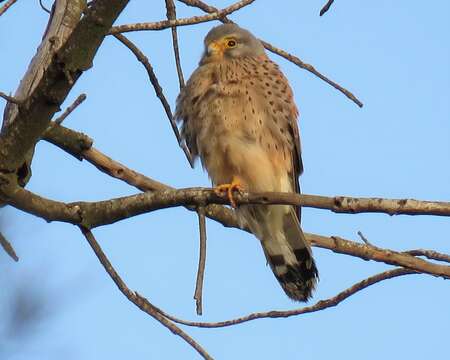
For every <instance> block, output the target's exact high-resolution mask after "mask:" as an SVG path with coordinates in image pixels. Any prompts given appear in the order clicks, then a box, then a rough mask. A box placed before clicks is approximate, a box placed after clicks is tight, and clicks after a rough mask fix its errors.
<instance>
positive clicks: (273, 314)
mask: <svg viewBox="0 0 450 360" xmlns="http://www.w3.org/2000/svg"><path fill="white" fill-rule="evenodd" d="M410 274H419V273H418V272H416V271H413V270H409V269H404V268H396V269H393V270H388V271H384V272H382V273H379V274H376V275H373V276H371V277H369V278H367V279H364V280H362V281H360V282H358V283H356V284H354V285H353V286H351V287H349V288H347V289H345V290H344V291H342V292H340V293H339V294H337V295H335V296H333V297H331V298H329V299H326V300H320V301H318V302H317V303H315V304H314V305H311V306H305V307H302V308H299V309H294V310H284V311H280V310H272V311H266V312H255V313H251V314H249V315H246V316H242V317H239V318H236V319H232V320H225V321H218V322H199V321H187V320H183V319H179V318H176V317H174V316H172V315H169V314H167V313H165V312H161V314H162V315H163V316H164V317H166V318H168V319H170V320H172V321H173V322H176V323H178V324H181V325H187V326H194V327H200V328H220V327H225V326H232V325H237V324H242V323H244V322H248V321H252V320H256V319H266V318H287V317H291V316H297V315H301V314H308V313H313V312H317V311H321V310H325V309H328V308H331V307H334V306H337V305H339V304H340V303H341V302H343V301H344V300H346V299H348V298H349V297H350V296H352V295H354V294H355V293H357V292H359V291H361V290H363V289H366V288H368V287H369V286H371V285H374V284H376V283H379V282H380V281H383V280H388V279H392V278H395V277H399V276H404V275H410ZM160 311H161V310H160Z"/></svg>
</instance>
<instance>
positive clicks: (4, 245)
mask: <svg viewBox="0 0 450 360" xmlns="http://www.w3.org/2000/svg"><path fill="white" fill-rule="evenodd" d="M0 245H1V247H2V248H3V250H5V252H6V253H7V254H8V255H9V256H10V257H11V258H12V259H13V260H14V261H16V262H17V261H19V257H18V256H17V254H16V252H15V251H14V248H13V247H12V245H11V243H10V242H9V241H8V240H6V238H5V237H4V236H3V234H2V233H0Z"/></svg>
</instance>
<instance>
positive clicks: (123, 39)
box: [114, 34, 194, 167]
mask: <svg viewBox="0 0 450 360" xmlns="http://www.w3.org/2000/svg"><path fill="white" fill-rule="evenodd" d="M114 37H115V38H116V39H117V40H119V41H120V42H121V43H122V44H124V45H125V46H126V47H127V48H128V49H130V50H131V52H132V53H133V54H134V56H136V59H138V61H139V62H140V63H141V64H142V65H143V66H144V68H145V70H146V71H147V74H148V78H149V79H150V82H151V84H152V85H153V89H154V90H155V93H156V96H157V97H158V99H159V100H160V102H161V104H162V106H163V108H164V111H165V112H166V115H167V118H168V119H169V122H170V126H171V127H172V131H173V133H174V134H175V137H176V138H177V142H178V145H179V146H180V147H181V148H182V149H183V152H184V154H185V155H186V158H187V160H188V162H189V165H190V166H191V167H193V166H194V161H193V159H192V156H191V153H190V152H189V149H188V148H187V146H186V145H185V144H184V142H183V141H182V140H181V136H180V132H179V130H178V127H177V124H176V122H175V120H174V118H173V114H172V110H171V109H170V105H169V102H168V101H167V99H166V97H165V96H164V93H163V89H162V88H161V85H159V81H158V78H157V77H156V74H155V71H154V70H153V67H152V65H151V64H150V61H149V60H148V58H147V56H145V55H144V53H143V52H142V51H141V50H139V48H138V47H137V46H136V45H135V44H134V43H133V42H131V41H130V39H128V38H127V37H125V36H124V35H122V34H115V35H114Z"/></svg>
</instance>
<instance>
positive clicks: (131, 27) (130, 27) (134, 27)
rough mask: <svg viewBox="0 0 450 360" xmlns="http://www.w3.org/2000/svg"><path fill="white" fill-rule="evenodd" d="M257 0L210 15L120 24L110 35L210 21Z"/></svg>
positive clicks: (231, 6) (243, 0) (243, 2)
mask: <svg viewBox="0 0 450 360" xmlns="http://www.w3.org/2000/svg"><path fill="white" fill-rule="evenodd" d="M254 1H255V0H242V1H238V2H237V3H235V4H233V5H230V6H228V7H226V8H224V9H222V10H217V11H215V12H213V13H211V14H209V15H204V16H193V17H190V18H182V19H176V20H163V21H157V22H151V23H136V24H126V25H119V26H114V27H112V28H111V30H110V31H109V34H110V35H114V34H118V33H124V32H129V31H144V30H163V29H168V28H171V27H174V26H187V25H193V24H200V23H203V22H208V21H212V20H218V19H221V18H223V17H224V16H227V15H229V14H231V13H232V12H235V11H237V10H239V9H241V8H243V7H244V6H247V5H250V4H251V3H252V2H254Z"/></svg>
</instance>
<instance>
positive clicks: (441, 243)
mask: <svg viewBox="0 0 450 360" xmlns="http://www.w3.org/2000/svg"><path fill="white" fill-rule="evenodd" d="M323 2H325V1H323ZM323 2H322V1H286V2H283V3H281V2H272V1H267V0H266V1H264V0H259V1H256V2H255V3H254V4H253V5H251V6H249V7H248V8H246V9H243V10H242V11H240V12H238V13H235V14H233V15H232V16H231V18H232V19H233V20H235V21H237V22H238V23H239V24H240V25H241V26H243V27H246V28H248V29H249V30H251V31H252V32H253V33H254V34H256V35H257V36H259V37H260V38H263V39H265V40H266V41H269V42H271V43H273V44H274V45H276V46H278V47H281V48H284V49H286V50H287V51H289V52H291V53H293V54H296V55H297V56H299V57H300V58H301V59H302V60H304V61H305V62H309V63H311V64H312V65H314V66H315V67H316V68H317V69H318V70H319V71H322V72H323V73H324V74H326V75H328V76H329V77H330V78H332V79H333V80H335V81H337V82H339V83H340V84H341V85H343V86H345V87H347V88H349V89H350V90H351V91H353V92H354V93H355V95H357V96H358V97H359V98H360V99H361V100H362V101H363V102H364V107H363V108H362V109H360V108H358V107H357V106H356V105H355V104H353V103H352V102H350V101H349V100H348V99H347V98H345V97H344V96H343V95H342V94H340V93H339V92H337V91H336V90H334V89H333V88H331V87H330V86H328V85H327V84H325V83H324V82H322V81H320V80H319V79H317V78H316V77H314V76H312V75H311V74H309V73H307V72H305V71H304V70H301V69H299V68H298V67H296V66H294V65H292V64H290V63H288V62H286V61H284V60H282V59H280V58H278V57H276V56H273V55H271V57H272V59H274V60H275V61H277V62H279V63H280V65H281V67H282V69H283V71H284V72H285V74H286V75H287V77H288V78H289V80H290V82H291V85H292V87H293V89H294V93H295V98H296V101H297V104H298V106H299V108H300V113H301V117H300V131H301V136H302V146H303V154H304V155H303V161H304V165H305V173H304V175H303V176H302V178H301V183H302V189H303V191H304V192H305V193H308V194H320V195H330V196H333V195H350V196H379V197H387V198H403V197H412V198H417V199H424V200H425V199H426V200H443V201H450V188H449V184H450V167H449V166H448V162H449V156H450V141H449V139H450V102H449V99H450V66H449V62H450V44H449V42H448V33H449V32H450V25H449V22H448V13H449V12H450V4H449V3H448V2H447V1H444V0H441V1H436V2H433V4H424V3H423V2H418V1H417V2H411V1H395V2H394V1H387V0H385V1H376V2H362V1H336V2H335V4H334V5H333V6H332V8H331V10H330V11H329V12H328V13H327V14H326V15H325V16H323V17H319V16H318V12H319V10H320V8H321V6H322V5H323ZM210 3H211V4H213V5H216V6H218V7H225V6H227V5H229V4H230V3H231V1H211V2H210ZM149 4H150V2H148V1H142V0H140V1H139V0H135V1H132V2H130V5H129V6H128V7H127V9H126V11H125V12H124V13H123V14H122V16H121V17H120V18H119V20H118V21H117V24H124V23H131V22H145V21H156V20H160V19H164V18H165V9H164V6H163V4H164V2H163V1H159V2H151V4H152V5H149ZM281 4H282V5H281ZM199 13H200V11H197V10H194V9H191V8H187V7H185V6H184V5H182V4H180V5H179V6H178V15H179V16H192V15H195V14H199ZM46 21H47V14H46V13H44V12H43V11H42V10H40V8H39V5H38V1H24V0H19V1H18V2H17V3H16V4H15V5H14V6H13V7H12V8H11V9H10V10H9V11H8V12H7V13H6V14H4V15H3V16H2V17H1V18H0V53H1V58H0V64H1V67H0V69H1V70H0V71H1V77H0V90H1V91H4V92H10V91H11V92H13V91H14V90H15V89H16V87H17V85H18V82H19V80H20V78H21V77H22V75H23V73H24V72H25V70H26V68H27V65H28V63H29V61H30V59H31V57H32V55H33V54H34V52H35V49H36V48H37V46H38V44H39V41H40V38H41V36H42V33H43V30H44V29H45V25H46ZM24 24H25V25H24ZM213 24H216V23H206V24H200V25H196V26H193V27H183V28H180V29H179V33H180V51H181V58H182V64H183V70H184V72H185V75H186V77H187V76H188V75H189V74H190V73H191V72H192V71H193V70H194V69H195V67H196V65H197V62H198V59H199V56H200V54H201V51H202V40H203V37H204V35H205V34H206V33H207V31H208V30H209V29H210V28H211V27H212V26H213ZM129 37H130V38H131V39H132V40H134V41H135V42H136V43H137V44H138V45H139V47H140V48H141V49H142V51H143V52H144V53H145V54H146V55H147V56H148V57H149V59H150V61H151V62H152V64H153V66H154V68H155V71H156V73H157V75H158V77H159V80H160V83H161V85H162V86H163V87H164V91H165V94H166V95H167V97H168V99H169V101H170V103H171V104H172V105H174V103H175V99H176V96H177V93H178V81H177V78H176V72H175V64H174V61H173V59H172V48H171V42H170V39H171V35H170V31H169V30H166V31H164V32H141V33H135V34H129ZM82 92H85V93H86V94H87V100H86V101H85V103H84V104H83V105H82V106H81V107H79V108H78V109H77V110H76V111H75V112H74V113H73V114H72V115H71V116H70V117H69V118H68V119H67V120H66V122H65V125H66V126H68V127H70V128H73V129H76V130H80V131H83V132H85V133H86V134H88V135H89V136H91V137H92V138H93V139H94V140H95V146H96V147H97V148H98V149H99V150H101V151H102V152H104V153H106V154H107V155H108V156H111V157H112V158H114V159H116V160H118V161H121V162H123V163H124V164H126V165H127V166H129V167H131V168H133V169H135V170H137V171H139V172H142V173H144V174H146V175H148V176H150V177H153V178H155V179H157V180H159V181H162V182H165V183H167V184H170V185H172V186H176V187H189V186H208V185H209V181H208V177H207V175H206V174H205V173H203V171H202V170H201V167H200V166H197V167H196V169H195V170H192V169H190V167H189V165H188V164H187V162H186V160H185V159H184V155H183V153H182V151H181V150H180V149H179V148H178V147H177V143H176V140H175V139H174V136H173V134H172V132H171V129H170V126H169V124H168V122H167V119H166V118H165V114H164V112H163V109H162V107H161V105H160V104H159V102H158V100H157V99H156V97H155V96H154V92H153V89H152V87H151V86H150V84H149V82H148V79H147V75H146V73H145V71H144V69H143V68H142V66H141V65H140V64H139V63H138V62H137V61H136V60H135V58H134V56H133V55H132V54H131V53H130V52H129V50H128V49H126V48H125V47H124V46H123V45H122V44H120V43H119V42H118V41H116V40H115V39H114V38H108V39H106V41H105V42H104V43H103V45H102V47H101V48H100V50H99V52H98V55H97V57H96V58H95V60H94V67H93V68H92V69H90V70H89V71H87V72H86V73H84V74H83V76H82V77H81V78H80V80H79V81H78V82H77V84H76V86H75V87H74V89H73V90H72V92H71V93H70V95H69V96H68V99H67V102H66V104H65V106H67V105H68V104H70V103H71V102H72V101H73V100H74V99H75V98H76V97H77V96H78V95H79V94H80V93H82ZM1 106H2V107H3V106H4V105H3V104H2V105H1ZM28 187H29V189H30V190H32V191H34V192H37V193H39V194H41V195H43V196H46V197H49V198H52V199H58V200H61V201H76V200H101V199H107V198H111V197H117V196H122V195H128V194H133V193H135V192H136V191H135V189H133V188H131V187H129V186H126V185H125V184H123V183H121V182H119V181H116V180H114V179H111V178H109V177H107V176H106V175H104V174H102V173H99V172H98V171H97V170H96V169H95V168H93V166H91V165H90V164H88V163H85V162H79V161H77V160H75V159H73V158H72V157H70V156H68V155H66V154H65V153H63V152H61V151H60V150H59V149H57V148H55V147H53V146H52V145H50V144H48V143H45V142H42V143H39V145H38V147H37V152H36V156H35V160H34V163H33V177H32V179H31V181H30V183H29V186H28ZM303 214H304V215H303V228H304V229H305V231H308V232H314V233H318V234H321V235H338V236H341V237H344V238H348V239H353V240H356V241H358V237H357V235H356V233H357V231H362V232H363V233H364V234H365V236H366V237H367V238H369V239H370V241H371V242H373V243H374V244H376V245H377V246H380V247H386V248H392V249H396V250H408V249H414V248H427V249H435V250H437V251H441V252H446V253H450V245H449V241H448V234H449V233H450V221H449V220H448V219H446V218H439V217H425V216H422V217H407V216H397V217H389V216H387V215H383V214H360V215H345V214H340V215H339V214H333V213H330V212H326V211H322V210H314V209H304V210H303ZM0 216H1V219H0V221H1V226H2V231H3V233H4V234H5V236H6V237H7V238H8V239H9V240H10V241H11V242H12V243H13V244H14V246H15V248H16V251H17V253H18V255H19V257H20V261H19V263H13V262H12V261H11V260H10V259H9V258H8V257H7V256H6V255H5V254H3V253H0V282H1V285H2V288H3V289H6V290H5V291H2V292H1V293H0V304H2V305H1V308H0V316H1V317H2V318H4V319H7V318H8V316H10V314H9V313H8V312H7V310H6V309H8V302H9V301H11V297H10V294H11V293H13V291H14V289H16V288H19V289H26V290H27V291H28V292H27V293H28V294H29V295H30V296H31V297H32V298H33V299H40V298H41V296H42V297H43V299H44V300H45V301H44V303H45V306H44V308H43V310H42V314H41V321H39V322H38V323H37V324H36V325H35V327H33V328H32V329H29V331H28V332H27V333H26V334H25V335H26V336H24V337H20V339H21V340H20V342H17V341H15V340H14V339H13V338H12V337H8V336H7V334H5V329H4V326H3V327H2V325H1V323H0V350H2V349H3V351H4V353H6V354H8V356H9V358H10V359H15V360H19V359H20V360H22V359H43V358H45V359H60V358H61V356H64V357H67V358H69V359H70V358H72V359H85V360H90V359H105V358H108V359H123V358H147V359H196V358H198V356H197V354H196V353H195V351H194V350H192V349H191V348H190V347H189V346H188V345H187V344H186V343H184V342H183V341H182V340H180V338H178V337H175V336H173V335H172V334H171V333H170V332H168V331H167V330H166V329H165V328H163V327H162V326H161V325H160V324H159V323H156V322H155V321H154V320H153V319H151V318H150V317H148V316H147V315H145V314H144V313H142V312H141V311H139V310H138V309H137V308H136V307H134V306H133V305H132V304H131V303H129V302H128V301H127V300H126V299H125V298H124V297H123V296H122V294H121V293H120V292H119V291H118V290H117V289H116V288H115V286H114V284H113V283H112V281H111V280H110V279H109V278H108V276H107V274H106V273H105V272H104V270H103V268H102V267H101V266H100V264H99V263H98V260H97V259H96V257H95V256H94V254H93V253H92V251H91V249H90V248H89V247H88V245H87V243H86V242H85V240H84V239H83V237H82V236H81V234H80V233H79V231H78V230H77V228H75V227H74V226H71V225H67V224H58V223H52V224H47V223H45V222H44V221H43V220H41V219H38V218H35V217H33V216H31V215H28V214H24V213H21V212H20V211H17V210H15V209H11V208H5V209H3V210H2V213H1V214H0ZM207 231H208V258H207V268H206V277H205V286H204V316H203V317H202V318H201V320H205V321H215V320H223V319H228V318H232V317H236V316H240V315H243V314H246V313H248V312H253V311H265V310H271V309H290V308H295V307H296V306H297V304H294V303H292V302H291V301H290V300H289V299H288V298H286V296H285V294H284V293H283V292H282V290H281V289H280V288H279V286H278V284H277V283H276V281H275V279H274V277H273V275H272V274H271V271H270V269H269V268H268V267H267V266H265V259H264V256H263V254H262V251H261V249H260V246H259V244H258V243H257V241H256V240H255V239H254V238H253V237H252V236H251V235H249V234H246V233H243V232H241V231H238V230H235V229H226V228H224V227H222V226H220V225H218V224H216V223H214V222H212V221H208V223H207ZM94 233H95V235H96V236H97V239H98V241H99V242H100V243H101V245H102V247H103V249H104V251H105V252H106V253H107V255H108V257H109V259H110V260H111V262H112V263H113V264H114V265H115V267H116V269H117V271H118V272H119V273H120V274H121V275H122V277H123V279H124V280H125V281H126V282H127V284H128V285H129V287H130V288H131V289H134V290H137V291H138V292H139V293H141V294H143V295H144V296H146V297H148V298H149V299H150V301H152V302H154V303H155V304H156V305H158V306H160V307H162V308H164V309H165V310H166V311H168V312H170V313H172V314H174V315H177V316H180V317H183V318H187V319H198V317H197V315H195V304H194V301H193V299H192V295H193V291H194V285H195V284H194V283H195V275H196V266H197V253H198V233H197V219H196V216H195V215H194V214H192V213H190V212H187V211H185V210H184V209H170V210H164V211H160V212H157V213H151V214H146V215H142V216H140V217H137V218H133V219H129V220H126V221H123V222H121V223H117V224H114V225H112V226H108V227H104V228H99V229H96V230H95V231H94ZM314 254H315V258H316V262H317V264H318V267H319V271H320V276H321V281H320V283H319V286H318V289H317V292H316V293H315V296H314V298H313V302H315V301H317V300H320V299H324V298H328V297H330V296H333V295H335V294H336V293H337V292H339V291H341V290H343V289H345V288H347V287H349V286H350V285H352V284H353V283H355V282H357V281H359V280H361V279H363V278H365V277H368V276H370V275H372V274H375V273H377V272H380V271H383V270H385V269H387V268H388V266H386V265H384V264H379V263H374V262H365V261H362V260H361V259H356V258H351V257H348V256H344V255H338V254H333V253H331V252H329V251H326V250H321V249H314ZM449 299H450V288H449V286H448V283H447V282H446V281H444V280H442V279H438V278H433V277H431V276H425V275H420V276H419V275H412V276H408V277H404V278H397V279H394V280H389V281H386V282H383V283H381V284H378V285H375V286H373V287H370V288H369V289H367V290H364V291H363V292H360V293H358V294H357V295H355V296H353V297H351V298H350V299H349V300H347V301H345V302H344V303H342V304H340V305H339V306H338V307H336V308H332V309H329V310H325V311H323V312H319V313H314V314H308V315H303V316H299V317H293V318H289V319H275V320H272V319H270V320H257V321H254V322H250V323H246V324H243V325H239V326H236V327H230V328H225V329H211V330H205V329H189V328H188V329H187V331H188V332H189V333H190V334H191V335H192V336H193V337H194V338H195V339H196V340H198V341H199V342H200V343H201V344H202V345H203V346H204V347H205V348H206V349H207V350H208V351H209V352H210V354H211V355H212V356H213V357H215V358H217V359H248V358H258V359H282V358H291V359H324V358H330V357H333V358H338V359H341V358H350V359H353V358H355V359H356V358H357V359H379V358H380V357H382V358H408V359H422V358H424V357H425V356H427V357H428V356H433V358H434V359H443V358H445V355H447V349H446V346H445V345H446V343H447V339H448V334H449V332H450V307H449V306H448V304H449ZM2 334H3V335H2ZM1 339H3V340H1ZM1 353H2V352H1V351H0V354H1Z"/></svg>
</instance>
